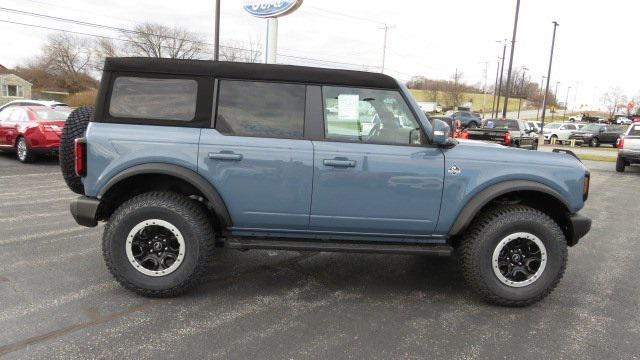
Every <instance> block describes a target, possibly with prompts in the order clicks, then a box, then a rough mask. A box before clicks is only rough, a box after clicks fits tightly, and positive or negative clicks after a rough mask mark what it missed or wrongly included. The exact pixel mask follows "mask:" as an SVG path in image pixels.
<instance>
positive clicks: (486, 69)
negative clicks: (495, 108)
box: [482, 61, 489, 116]
mask: <svg viewBox="0 0 640 360" xmlns="http://www.w3.org/2000/svg"><path fill="white" fill-rule="evenodd" d="M488 71H489V62H488V61H485V62H484V86H483V87H482V116H484V111H485V105H486V103H487V102H486V98H487V72H488Z"/></svg>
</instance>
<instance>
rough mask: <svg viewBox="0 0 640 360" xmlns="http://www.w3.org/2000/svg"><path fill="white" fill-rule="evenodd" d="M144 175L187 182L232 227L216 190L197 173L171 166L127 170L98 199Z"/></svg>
mask: <svg viewBox="0 0 640 360" xmlns="http://www.w3.org/2000/svg"><path fill="white" fill-rule="evenodd" d="M144 174H162V175H169V176H174V177H176V178H179V179H181V180H184V181H186V182H188V183H189V184H191V185H192V186H193V187H195V188H196V189H198V191H200V192H201V193H202V194H203V195H204V197H205V198H206V199H207V200H208V201H209V202H210V203H211V206H212V207H213V210H214V211H215V213H216V215H218V216H219V217H220V220H221V222H222V224H223V225H224V226H225V227H231V226H232V225H233V223H232V221H231V216H230V215H229V211H228V210H227V205H226V204H225V202H224V200H223V199H222V196H220V193H219V192H218V190H216V188H215V187H214V186H213V185H212V184H211V183H210V182H209V181H207V180H206V179H205V178H203V177H202V175H200V174H198V173H197V172H195V171H193V170H191V169H187V168H185V167H182V166H178V165H173V164H164V163H148V164H142V165H136V166H132V167H130V168H127V169H125V170H123V171H121V172H119V173H118V174H117V175H115V176H114V177H112V178H111V179H110V180H109V181H108V182H107V183H106V184H105V186H103V187H102V189H100V192H99V193H98V199H102V197H103V196H104V195H105V194H106V193H107V192H108V191H109V189H111V188H112V187H114V186H116V185H117V184H118V183H119V182H121V181H123V180H125V179H128V178H130V177H132V176H136V175H144Z"/></svg>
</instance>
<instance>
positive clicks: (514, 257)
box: [511, 254, 520, 262]
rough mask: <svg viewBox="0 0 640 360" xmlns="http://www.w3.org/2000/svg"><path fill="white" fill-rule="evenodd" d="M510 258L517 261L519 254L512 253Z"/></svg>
mask: <svg viewBox="0 0 640 360" xmlns="http://www.w3.org/2000/svg"><path fill="white" fill-rule="evenodd" d="M511 260H513V261H514V262H519V261H520V254H513V256H512V257H511Z"/></svg>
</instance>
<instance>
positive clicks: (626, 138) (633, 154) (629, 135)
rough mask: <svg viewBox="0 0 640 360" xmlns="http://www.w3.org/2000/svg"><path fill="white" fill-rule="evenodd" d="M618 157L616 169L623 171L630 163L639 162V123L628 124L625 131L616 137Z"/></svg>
mask: <svg viewBox="0 0 640 360" xmlns="http://www.w3.org/2000/svg"><path fill="white" fill-rule="evenodd" d="M616 146H617V148H618V158H617V159H616V171H617V172H623V171H624V170H625V167H627V166H630V165H631V164H640V123H634V124H633V125H631V126H629V128H628V129H627V131H626V132H625V133H624V134H623V135H621V136H620V137H619V138H618V142H617V144H616Z"/></svg>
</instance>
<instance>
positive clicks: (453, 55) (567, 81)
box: [0, 0, 640, 109]
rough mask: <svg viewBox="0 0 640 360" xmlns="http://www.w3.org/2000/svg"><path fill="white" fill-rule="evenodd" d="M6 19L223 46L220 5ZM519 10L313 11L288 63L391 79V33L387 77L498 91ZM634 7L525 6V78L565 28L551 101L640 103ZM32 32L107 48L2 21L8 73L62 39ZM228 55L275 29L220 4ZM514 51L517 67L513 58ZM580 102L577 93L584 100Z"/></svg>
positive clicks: (109, 2) (96, 8) (486, 4)
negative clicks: (153, 27)
mask: <svg viewBox="0 0 640 360" xmlns="http://www.w3.org/2000/svg"><path fill="white" fill-rule="evenodd" d="M0 7H2V8H9V9H17V10H23V11H29V12H34V13H41V14H47V15H50V16H58V17H64V18H72V19H76V20H82V21H86V22H91V23H96V24H101V25H109V26H115V27H124V28H132V27H133V26H134V25H135V24H136V23H140V22H158V23H162V24H165V25H172V26H181V27H185V28H188V29H189V30H191V31H193V32H195V33H197V34H199V35H200V36H202V37H203V38H204V39H206V41H208V42H213V31H214V11H215V9H214V8H215V7H214V1H213V0H207V1H204V0H181V1H179V2H178V1H165V0H134V1H131V0H101V1H89V0H65V1H58V0H3V1H2V3H1V4H0ZM515 7H516V0H482V1H479V0H443V1H433V0H428V1H425V0H412V1H409V0H395V1H377V0H369V1H365V0H304V2H303V4H302V6H301V7H300V8H299V9H298V10H297V11H296V12H294V13H292V14H289V15H286V16H284V17H281V18H279V20H278V21H279V36H278V54H279V55H278V62H283V63H296V64H305V65H311V66H313V65H318V66H324V67H339V68H349V69H359V70H368V71H380V70H381V64H382V56H383V41H384V31H383V30H382V29H381V28H382V27H383V26H384V25H385V24H386V25H388V26H390V29H389V31H388V38H387V53H386V66H385V73H387V74H389V75H392V76H394V77H396V78H398V79H400V80H408V79H409V78H410V77H411V76H415V75H421V76H426V77H428V78H434V79H450V78H451V77H452V76H453V74H454V73H455V72H456V69H458V71H461V72H462V74H463V80H464V81H465V82H467V83H469V84H477V83H479V84H480V85H483V84H484V82H485V64H487V65H486V69H487V77H486V78H487V84H488V85H491V84H493V83H494V81H495V74H496V65H497V58H498V56H500V55H501V52H502V45H499V44H498V43H497V42H496V41H499V40H503V39H509V40H510V39H511V36H512V29H513V19H514V14H515ZM638 14H640V2H639V1H635V0H608V1H595V0H555V1H554V0H522V3H521V7H520V19H519V24H518V34H517V38H516V49H515V52H514V61H513V64H514V65H513V66H514V67H521V66H526V67H527V68H528V69H529V70H528V74H529V75H530V76H531V80H532V81H535V82H540V80H541V77H542V76H543V75H546V72H547V67H548V62H549V52H550V48H551V37H552V32H553V25H552V21H554V20H555V21H558V22H559V23H560V26H559V27H558V30H557V38H556V49H555V55H554V63H553V69H552V75H551V77H552V80H551V89H552V91H553V90H554V89H555V86H556V82H560V83H559V86H558V94H559V100H560V101H564V100H565V99H566V95H567V90H568V89H567V87H568V86H571V89H569V97H568V100H569V107H570V108H575V107H576V106H578V105H582V104H588V105H589V106H590V108H592V109H596V108H598V107H601V106H602V104H601V101H600V98H601V96H602V94H603V93H604V92H606V91H608V90H609V89H611V88H614V87H620V88H621V89H622V91H623V93H624V94H625V95H627V96H628V97H633V96H637V95H640V74H639V72H638V58H639V56H638V55H640V46H638V42H637V40H638V34H639V33H640V32H639V30H638V23H637V16H638ZM7 20H8V21H13V22H21V23H26V24H34V25H38V26H46V27H52V28H63V29H66V30H72V31H78V32H83V33H90V34H96V35H105V36H117V35H118V34H117V33H115V32H113V31H110V30H105V29H97V28H91V27H84V26H79V25H70V24H68V23H61V22H57V21H52V20H47V19H41V18H36V17H31V16H24V15H17V14H12V13H9V12H6V11H2V9H0V49H1V50H0V64H2V65H4V66H7V67H14V66H17V65H21V64H23V63H24V62H25V61H26V60H27V59H29V58H30V57H33V56H35V55H36V54H37V53H38V52H39V49H40V47H41V46H42V44H43V43H44V41H45V40H46V37H47V35H48V34H49V33H52V32H53V31H51V30H46V29H40V28H33V27H27V26H23V25H16V24H10V23H6V22H2V21H7ZM220 26H221V31H220V37H221V43H222V44H223V45H233V46H248V44H249V43H260V44H262V45H264V43H265V35H266V20H264V19H258V18H255V17H252V16H251V15H249V14H248V13H246V12H245V11H244V10H243V8H242V0H221V22H220ZM508 53H509V50H508V49H507V60H508V58H509V55H508ZM576 90H577V91H576Z"/></svg>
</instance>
